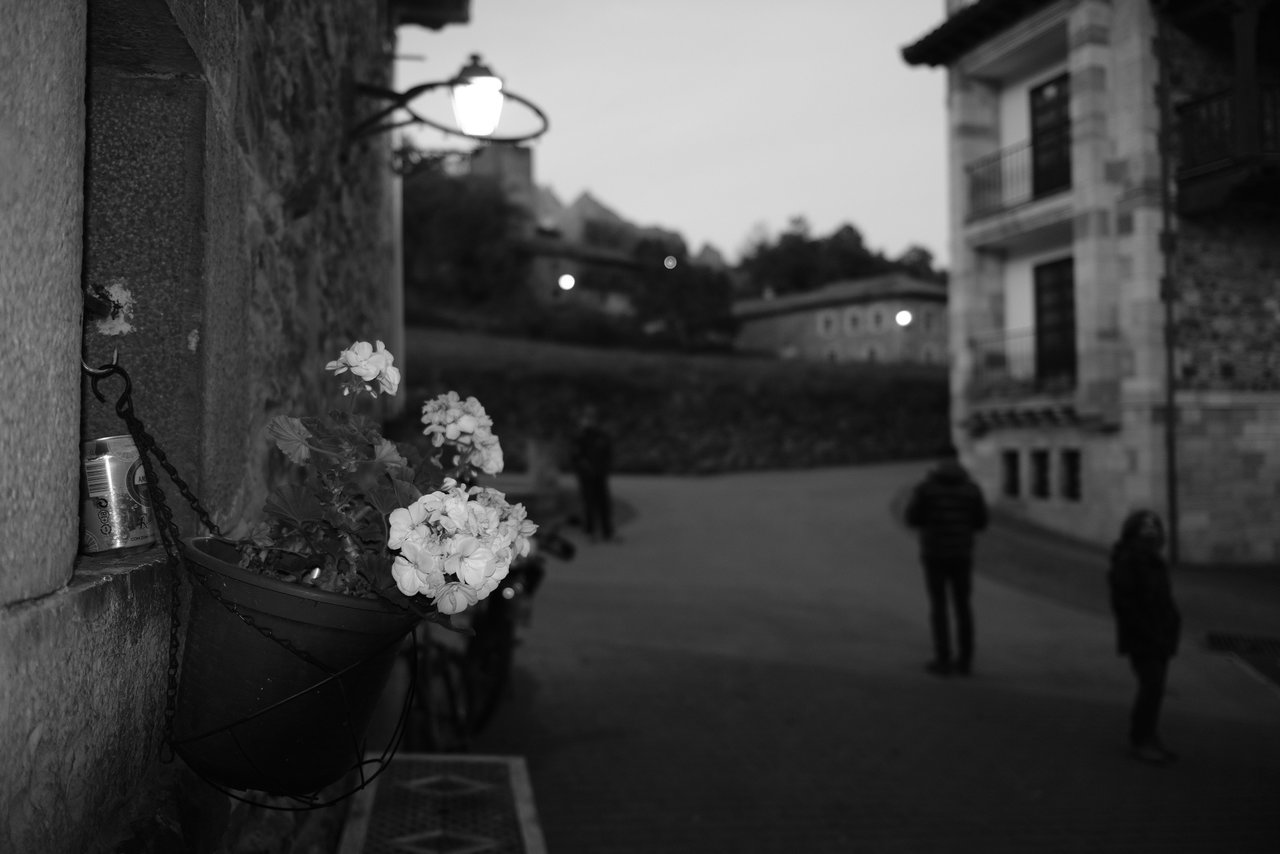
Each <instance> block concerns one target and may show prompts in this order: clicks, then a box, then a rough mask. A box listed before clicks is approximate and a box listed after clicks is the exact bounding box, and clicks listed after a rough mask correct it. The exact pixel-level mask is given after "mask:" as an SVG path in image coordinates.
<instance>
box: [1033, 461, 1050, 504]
mask: <svg viewBox="0 0 1280 854" xmlns="http://www.w3.org/2000/svg"><path fill="white" fill-rule="evenodd" d="M1031 495H1032V497H1034V498H1048V497H1049V452H1048V451H1045V450H1038V451H1032V452H1031Z"/></svg>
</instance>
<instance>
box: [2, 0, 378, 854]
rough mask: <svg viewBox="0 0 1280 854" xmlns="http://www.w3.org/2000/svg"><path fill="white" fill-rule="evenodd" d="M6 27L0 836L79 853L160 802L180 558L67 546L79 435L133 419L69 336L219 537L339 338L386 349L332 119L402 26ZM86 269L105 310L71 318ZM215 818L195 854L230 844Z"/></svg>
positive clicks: (340, 132)
mask: <svg viewBox="0 0 1280 854" xmlns="http://www.w3.org/2000/svg"><path fill="white" fill-rule="evenodd" d="M9 23H10V26H9V27H7V28H6V29H5V33H4V34H3V35H0V43H2V44H3V51H0V56H3V57H4V59H3V60H2V61H0V78H2V80H0V83H2V84H3V85H0V106H2V107H3V108H4V110H3V112H4V114H5V115H6V116H7V117H11V118H13V119H15V121H6V122H5V123H4V128H3V129H2V130H0V151H2V152H3V153H4V154H5V156H6V162H7V163H8V164H10V165H11V167H14V168H6V169H5V170H3V176H2V178H0V181H2V183H0V194H2V195H3V197H4V204H3V205H0V243H3V245H4V246H5V248H6V260H7V261H9V263H8V264H6V265H5V268H4V269H3V270H0V300H2V301H3V304H4V309H5V310H4V314H3V330H4V334H5V340H6V342H7V343H9V344H10V350H11V354H12V356H11V358H12V359H13V362H12V363H11V370H9V371H6V372H5V375H4V377H5V378H4V379H3V380H0V383H3V387H2V388H0V391H2V392H3V393H0V422H2V427H3V429H2V430H0V451H3V453H4V455H5V460H6V464H5V466H4V468H3V470H2V471H0V498H2V499H3V500H4V502H5V507H6V508H7V510H8V511H9V512H6V513H3V514H0V534H2V535H3V536H0V756H3V757H5V760H6V763H7V766H6V770H5V773H4V774H3V775H0V850H4V851H41V852H49V853H50V854H59V852H76V854H81V852H90V854H92V852H98V851H109V850H113V849H114V847H115V846H116V845H117V844H118V843H120V842H122V839H123V837H124V836H125V835H127V834H128V833H129V832H130V823H131V822H132V821H133V820H135V819H139V818H145V817H147V816H150V815H153V814H154V812H155V806H156V805H155V804H154V803H152V802H151V801H150V800H149V795H148V793H153V794H154V793H156V792H157V784H156V780H157V779H158V778H159V776H160V772H161V771H162V769H167V768H172V767H173V766H164V765H160V764H158V759H159V757H160V748H161V735H162V733H163V709H164V702H165V687H166V684H165V683H166V665H167V663H168V644H169V636H170V631H169V630H170V616H171V611H170V586H169V583H170V579H171V576H170V574H169V572H168V570H167V569H166V567H165V565H164V562H163V559H162V558H163V554H162V552H161V550H160V549H159V548H158V547H155V548H152V549H150V550H149V551H144V552H142V553H140V554H127V555H119V556H109V557H108V556H98V557H77V554H76V552H77V548H78V540H79V537H78V530H79V521H78V509H79V507H78V489H79V475H78V471H79V459H80V442H81V439H82V438H84V437H92V436H104V435H115V434H119V433H123V432H125V429H124V424H123V422H122V421H121V420H120V419H119V417H118V416H117V415H116V413H115V411H114V409H113V404H114V403H115V398H116V396H117V394H118V393H119V391H120V390H121V389H122V386H121V385H120V384H119V383H118V381H115V380H113V381H111V382H109V383H108V384H107V385H106V387H105V389H104V390H105V391H106V393H107V401H106V402H105V403H100V402H99V401H97V400H96V399H94V398H93V396H92V395H91V394H90V393H89V390H88V388H87V386H85V385H83V384H82V380H81V378H80V375H79V361H80V358H81V354H82V352H83V355H84V357H85V358H86V359H87V360H88V361H89V362H91V363H93V364H101V363H103V362H106V361H109V360H110V358H111V355H112V354H113V353H117V354H118V356H119V361H120V364H121V365H122V366H124V367H125V368H126V369H127V370H128V371H129V373H130V375H131V378H132V381H133V397H134V403H135V405H136V408H137V412H138V414H139V415H140V416H141V417H142V418H143V420H144V421H145V422H146V424H147V426H148V427H149V428H150V430H151V431H152V433H153V434H154V435H155V438H156V439H157V440H158V441H159V442H160V444H161V446H162V447H163V448H164V449H165V450H166V452H167V454H168V456H169V458H170V459H171V460H172V461H173V462H174V463H175V465H176V466H177V468H178V469H179V471H180V472H181V473H182V474H183V475H184V477H185V478H186V479H187V480H188V481H190V483H191V485H192V486H193V487H194V488H195V491H196V493H197V494H198V495H199V496H200V498H201V499H202V500H203V502H204V503H205V504H206V505H207V506H208V508H209V509H210V511H211V512H212V514H213V516H214V518H215V519H216V520H217V521H218V523H219V524H221V525H222V526H223V528H224V529H234V528H235V527H236V526H237V525H238V524H239V523H240V522H241V521H242V520H244V519H246V518H248V517H251V516H252V515H254V514H255V512H256V510H257V508H258V506H259V505H260V502H261V499H262V497H263V496H264V495H265V492H266V485H267V483H268V482H269V480H270V478H271V476H272V473H273V468H274V467H275V466H276V465H277V464H276V462H275V461H274V459H273V456H272V455H271V453H270V450H269V447H268V445H267V442H266V440H265V438H264V437H263V435H262V429H261V428H262V426H263V425H264V424H265V422H266V420H267V419H268V418H269V417H270V416H271V415H272V414H274V413H276V412H280V411H286V410H288V411H295V410H297V409H298V408H300V407H301V406H303V405H304V404H313V403H315V402H316V400H317V398H318V395H319V394H320V383H321V381H322V377H321V374H322V372H323V370H322V369H323V364H324V362H325V361H327V360H328V359H331V358H333V356H334V355H335V354H336V353H337V351H338V349H340V348H341V347H342V346H344V345H345V344H347V343H349V342H350V341H351V340H352V339H353V338H355V337H366V338H382V339H383V340H385V341H387V343H388V345H389V346H392V348H393V351H395V350H396V348H398V347H399V346H400V344H401V341H402V334H403V333H402V320H401V318H400V316H399V313H398V311H399V309H398V306H399V304H400V298H399V282H398V281H397V280H396V279H395V276H396V270H397V259H396V257H395V255H396V248H397V246H398V236H397V234H396V232H397V230H398V229H397V227H396V223H395V221H394V219H393V217H394V214H393V213H392V212H393V211H394V209H395V208H394V206H393V204H392V202H393V199H392V196H391V194H392V193H394V192H395V190H396V184H395V180H394V177H393V176H392V174H391V172H390V170H389V151H388V146H389V141H388V140H387V138H385V137H381V138H376V139H372V140H367V141H360V142H355V143H349V141H348V140H347V138H346V132H345V129H346V128H348V127H350V126H352V125H353V124H354V123H355V122H356V121H357V120H358V119H359V118H360V117H361V116H363V115H364V114H366V112H368V111H372V110H374V109H376V108H377V107H378V104H376V103H369V102H366V101H364V100H362V99H359V98H357V96H356V90H355V84H356V82H357V81H360V82H372V83H381V84H385V83H386V82H387V80H386V74H387V73H388V68H389V61H390V52H389V51H390V48H389V45H390V44H391V41H390V39H389V31H388V29H387V26H386V20H385V11H384V4H382V3H376V2H375V3H354V2H352V3H329V2H326V0H285V2H278V3H267V4H250V3H237V2H235V0H193V1H192V2H188V0H94V2H93V3H91V4H85V3H84V2H82V0H70V1H64V0H57V1H56V2H54V3H51V4H41V5H40V6H39V7H35V6H32V7H30V9H27V8H26V7H23V8H22V9H15V10H13V19H12V20H11V21H10V22H9ZM86 46H87V50H86ZM82 287H84V288H86V289H88V290H89V291H91V292H92V293H93V295H94V297H95V303H96V304H100V305H103V306H106V307H107V310H106V311H104V312H102V313H97V314H89V315H82V309H83V300H82V294H81V288H82ZM166 492H167V493H168V495H169V497H170V498H169V503H170V505H171V506H174V507H175V508H177V510H178V521H179V523H180V525H181V529H182V533H184V534H187V533H194V532H195V529H196V525H195V519H194V514H192V513H191V511H190V510H189V509H187V508H186V502H185V501H182V500H181V499H180V498H179V497H178V495H177V493H176V491H173V490H172V489H166ZM233 824H234V823H233ZM230 826H232V825H228V824H227V823H223V824H222V825H221V827H220V828H215V829H214V830H216V834H217V835H206V836H205V837H203V838H202V839H201V841H200V850H207V851H222V850H232V849H233V848H234V845H235V843H234V841H231V840H228V839H226V838H225V836H226V833H227V832H230V831H228V830H227V828H228V827H230ZM240 826H243V825H240ZM210 833H213V831H210ZM139 850H141V849H139ZM148 850H150V849H148ZM155 850H159V849H155ZM279 850H286V849H285V848H280V849H279Z"/></svg>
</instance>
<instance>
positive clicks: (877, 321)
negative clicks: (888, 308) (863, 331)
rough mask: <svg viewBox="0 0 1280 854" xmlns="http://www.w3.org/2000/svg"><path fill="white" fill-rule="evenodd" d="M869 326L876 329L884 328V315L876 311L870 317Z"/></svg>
mask: <svg viewBox="0 0 1280 854" xmlns="http://www.w3.org/2000/svg"><path fill="white" fill-rule="evenodd" d="M871 325H872V326H874V327H875V328H876V329H879V328H880V327H881V326H884V314H883V313H882V312H881V311H880V310H879V309H876V311H875V313H874V314H872V315H871Z"/></svg>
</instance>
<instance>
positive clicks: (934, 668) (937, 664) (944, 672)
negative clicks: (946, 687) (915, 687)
mask: <svg viewBox="0 0 1280 854" xmlns="http://www.w3.org/2000/svg"><path fill="white" fill-rule="evenodd" d="M924 669H925V670H927V671H928V672H930V673H932V674H933V675H934V676H950V675H951V665H950V664H948V663H947V662H945V661H930V662H929V663H928V664H926V665H925V666H924Z"/></svg>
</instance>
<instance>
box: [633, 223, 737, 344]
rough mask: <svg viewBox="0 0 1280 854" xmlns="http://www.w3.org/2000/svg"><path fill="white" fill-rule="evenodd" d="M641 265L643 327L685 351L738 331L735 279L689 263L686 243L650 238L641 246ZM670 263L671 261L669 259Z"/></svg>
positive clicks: (639, 311) (638, 247) (638, 300)
mask: <svg viewBox="0 0 1280 854" xmlns="http://www.w3.org/2000/svg"><path fill="white" fill-rule="evenodd" d="M634 257H635V259H636V261H637V262H638V263H639V264H640V270H639V291H638V292H637V294H636V298H635V306H636V312H637V314H638V315H639V320H640V322H641V324H642V325H645V326H648V327H649V328H651V329H659V330H662V332H661V334H662V335H663V337H665V338H666V339H667V340H669V341H670V342H671V343H673V344H674V345H675V346H677V347H679V348H680V349H691V348H694V347H696V346H699V345H701V344H702V343H704V342H707V341H709V340H712V339H714V338H716V337H723V336H727V334H728V332H729V330H730V329H731V327H732V317H731V313H730V310H729V307H730V303H731V300H732V293H731V292H732V285H731V283H730V279H729V275H728V273H726V272H725V271H723V270H716V269H713V268H710V267H705V266H703V265H701V264H696V263H694V262H693V261H691V260H690V259H689V256H688V253H687V252H686V251H685V249H684V244H683V241H681V242H680V244H679V246H678V247H676V248H674V249H673V245H672V244H671V243H670V242H666V241H662V240H658V239H654V238H644V239H642V240H641V241H640V242H639V243H638V244H637V245H636V250H635V256H634ZM668 259H670V261H668Z"/></svg>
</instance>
